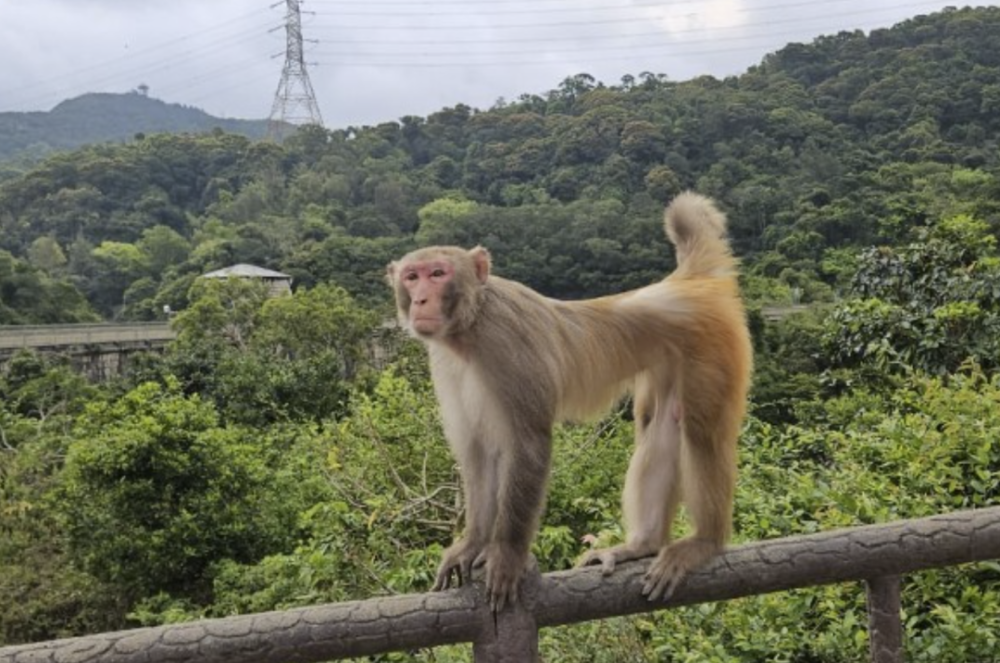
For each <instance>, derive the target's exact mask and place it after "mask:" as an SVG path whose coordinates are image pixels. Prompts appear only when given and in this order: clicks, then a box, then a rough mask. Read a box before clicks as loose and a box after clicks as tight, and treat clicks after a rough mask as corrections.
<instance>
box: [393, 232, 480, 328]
mask: <svg viewBox="0 0 1000 663" xmlns="http://www.w3.org/2000/svg"><path fill="white" fill-rule="evenodd" d="M489 276H490V254H489V251H487V250H486V249H484V248H483V247H481V246H477V247H476V248H474V249H471V250H468V251H467V250H465V249H460V248H457V247H453V246H432V247H428V248H426V249H418V250H416V251H413V252H412V253H408V254H406V255H405V256H403V257H402V258H401V259H400V260H399V261H397V262H393V263H390V264H389V267H388V270H387V273H386V277H387V279H388V281H389V284H390V285H391V286H392V287H393V290H394V291H395V293H396V307H397V308H398V312H399V320H400V322H401V323H402V324H403V326H404V327H406V328H407V329H408V330H409V331H410V332H411V333H412V334H414V335H415V336H417V337H419V338H423V339H427V340H431V339H440V338H444V337H446V336H448V335H452V334H455V333H458V332H461V331H462V330H464V329H467V328H468V327H469V326H470V325H471V324H472V322H473V321H474V320H475V317H476V312H477V310H478V309H479V298H480V294H481V291H482V288H483V286H484V285H485V284H486V281H487V279H488V278H489Z"/></svg>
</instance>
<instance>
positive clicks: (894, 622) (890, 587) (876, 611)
mask: <svg viewBox="0 0 1000 663" xmlns="http://www.w3.org/2000/svg"><path fill="white" fill-rule="evenodd" d="M899 586H900V579H899V576H882V577H879V578H870V579H869V580H867V581H865V588H866V590H867V595H868V651H869V652H870V655H871V660H872V663H903V624H902V621H901V618H900V607H901V605H900V600H899Z"/></svg>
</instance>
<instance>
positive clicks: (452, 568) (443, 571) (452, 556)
mask: <svg viewBox="0 0 1000 663" xmlns="http://www.w3.org/2000/svg"><path fill="white" fill-rule="evenodd" d="M482 550H483V545H482V544H481V543H478V542H476V541H473V540H472V539H470V538H468V537H463V538H461V539H459V540H458V541H456V542H455V543H453V544H451V545H450V546H448V548H447V549H446V550H445V551H444V554H443V555H441V564H440V566H438V571H437V578H436V579H435V580H434V586H433V587H431V590H432V591H435V592H436V591H439V590H442V589H448V588H449V587H453V586H454V587H458V586H460V585H464V584H465V583H467V582H469V581H471V580H472V564H473V562H474V561H475V560H476V558H477V557H479V555H480V553H481V552H482ZM452 575H454V576H456V578H455V580H456V582H455V584H454V585H452V583H451V579H452Z"/></svg>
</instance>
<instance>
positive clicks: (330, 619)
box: [0, 507, 1000, 663]
mask: <svg viewBox="0 0 1000 663" xmlns="http://www.w3.org/2000/svg"><path fill="white" fill-rule="evenodd" d="M997 558H1000V507H991V508H986V509H979V510H974V511H962V512H957V513H951V514H945V515H940V516H932V517H929V518H922V519H916V520H905V521H898V522H893V523H888V524H885V525H871V526H866V527H856V528H850V529H843V530H836V531H831V532H824V533H820V534H812V535H808V536H795V537H789V538H785V539H776V540H772V541H762V542H758V543H752V544H748V545H743V546H737V547H733V548H730V549H728V550H727V551H726V552H725V553H724V554H723V555H721V556H720V557H718V558H717V559H715V560H714V561H713V562H712V563H710V564H709V565H708V566H707V567H706V568H704V569H702V570H701V571H698V572H696V573H693V574H691V575H690V576H689V577H688V578H686V579H685V580H684V581H683V582H682V583H681V584H680V586H679V587H678V588H677V590H676V592H675V593H674V595H673V596H672V597H671V598H670V600H668V601H661V602H655V603H654V602H650V601H648V600H646V599H645V598H644V597H643V596H642V594H641V591H640V590H641V587H642V582H643V581H642V576H643V573H644V571H645V568H646V563H645V562H642V561H640V562H630V563H627V564H623V565H621V566H619V567H618V568H617V569H616V570H615V572H614V574H612V575H611V576H608V577H602V575H601V572H600V570H598V569H590V568H588V569H576V570H572V571H562V572H556V573H548V574H545V575H540V574H539V573H538V572H537V571H534V572H531V573H529V574H528V576H527V577H526V578H525V581H524V584H523V586H522V588H521V599H520V600H519V601H518V603H517V604H515V605H514V606H511V607H508V608H507V609H506V610H504V611H503V612H501V613H499V614H496V615H495V614H493V613H492V612H491V611H490V609H489V607H488V605H487V604H486V602H485V601H484V600H483V597H482V595H481V586H480V585H479V584H473V585H471V586H468V587H463V588H461V589H456V590H449V591H445V592H434V593H429V594H408V595H403V596H394V597H388V598H376V599H369V600H366V601H353V602H349V603H335V604H329V605H321V606H315V607H309V608H299V609H294V610H286V611H282V612H269V613H260V614H254V615H244V616H239V617H229V618H225V619H207V620H202V621H197V622H191V623H187V624H178V625H170V626H160V627H154V628H142V629H135V630H131V631H120V632H116V633H102V634H98V635H91V636H85V637H80V638H69V639H64V640H54V641H50V642H40V643H35V644H28V645H19V646H13V647H5V648H0V663H168V662H169V663H185V662H191V663H223V662H225V663H289V662H290V661H294V662H296V663H319V662H320V661H328V660H332V659H340V658H350V657H355V656H370V655H375V654H380V653H386V652H390V651H398V650H412V649H416V648H424V647H434V646H437V645H445V644H454V643H462V642H471V643H472V644H473V656H474V658H475V660H476V661H477V662H478V663H496V662H499V661H505V662H506V661H509V662H515V661H516V662H518V663H521V662H525V661H535V660H537V659H538V629H539V628H542V627H549V626H559V625H563V624H571V623H576V622H583V621H588V620H593V619H603V618H606V617H613V616H617V615H628V614H635V613H641V612H651V611H654V610H663V609H669V608H673V607H677V606H682V605H691V604H696V603H706V602H710V601H723V600H727V599H734V598H738V597H742V596H750V595H754V594H765V593H769V592H777V591H783V590H788V589H794V588H801V587H811V586H816V585H825V584H831V583H840V582H849V581H862V582H864V583H865V585H866V588H867V592H868V606H869V608H868V609H869V636H870V651H871V660H872V661H873V662H874V663H897V662H899V661H902V660H903V659H902V656H903V642H902V633H903V630H902V625H901V623H900V577H901V576H902V575H904V574H907V573H912V572H915V571H920V570H924V569H931V568H938V567H943V566H951V565H955V564H962V563H966V562H975V561H983V560H990V559H997Z"/></svg>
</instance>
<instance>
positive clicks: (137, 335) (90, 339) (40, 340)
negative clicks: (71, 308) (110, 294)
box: [0, 322, 177, 353]
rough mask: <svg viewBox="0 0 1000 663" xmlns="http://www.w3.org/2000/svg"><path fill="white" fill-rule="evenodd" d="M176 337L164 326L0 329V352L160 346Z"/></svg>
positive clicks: (157, 323)
mask: <svg viewBox="0 0 1000 663" xmlns="http://www.w3.org/2000/svg"><path fill="white" fill-rule="evenodd" d="M176 337H177V333H176V332H174V330H172V329H171V328H170V324H169V323H167V322H130V323H121V324H116V323H93V324H72V325H4V326H0V352H4V353H9V352H10V351H13V350H19V349H21V348H26V349H39V350H41V349H59V348H70V347H78V346H94V345H97V346H100V345H111V346H121V345H162V344H164V343H167V342H169V341H172V340H174V338H176Z"/></svg>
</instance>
